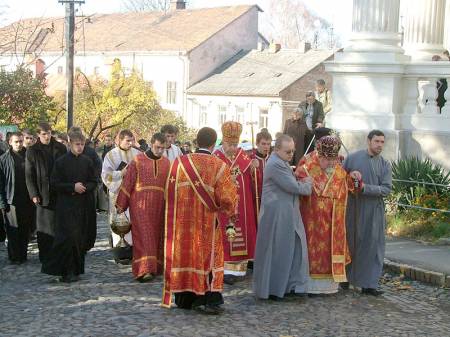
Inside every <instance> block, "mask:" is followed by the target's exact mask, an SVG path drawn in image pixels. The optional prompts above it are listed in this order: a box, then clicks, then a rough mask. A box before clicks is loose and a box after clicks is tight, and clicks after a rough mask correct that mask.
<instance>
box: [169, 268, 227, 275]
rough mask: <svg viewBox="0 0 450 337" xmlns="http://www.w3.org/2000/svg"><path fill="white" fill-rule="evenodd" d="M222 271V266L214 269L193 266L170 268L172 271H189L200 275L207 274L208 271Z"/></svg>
mask: <svg viewBox="0 0 450 337" xmlns="http://www.w3.org/2000/svg"><path fill="white" fill-rule="evenodd" d="M220 271H223V268H219V269H214V270H212V271H211V270H201V269H195V268H191V267H186V268H172V272H173V273H185V272H190V273H196V274H200V275H209V273H211V272H220Z"/></svg>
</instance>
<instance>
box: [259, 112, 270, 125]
mask: <svg viewBox="0 0 450 337" xmlns="http://www.w3.org/2000/svg"><path fill="white" fill-rule="evenodd" d="M268 124H269V109H262V108H260V109H259V128H260V129H262V128H267V125H268Z"/></svg>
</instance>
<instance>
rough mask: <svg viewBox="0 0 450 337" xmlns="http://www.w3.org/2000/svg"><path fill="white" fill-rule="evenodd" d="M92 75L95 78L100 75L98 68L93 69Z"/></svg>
mask: <svg viewBox="0 0 450 337" xmlns="http://www.w3.org/2000/svg"><path fill="white" fill-rule="evenodd" d="M94 75H95V76H98V75H100V67H94Z"/></svg>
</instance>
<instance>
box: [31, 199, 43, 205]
mask: <svg viewBox="0 0 450 337" xmlns="http://www.w3.org/2000/svg"><path fill="white" fill-rule="evenodd" d="M31 200H32V201H33V204H35V205H37V204H40V203H41V198H39V197H33V198H31Z"/></svg>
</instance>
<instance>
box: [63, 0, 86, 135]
mask: <svg viewBox="0 0 450 337" xmlns="http://www.w3.org/2000/svg"><path fill="white" fill-rule="evenodd" d="M58 2H59V3H61V4H65V6H66V20H65V32H66V51H65V53H66V80H67V88H66V111H67V130H69V129H70V128H71V127H72V126H73V70H74V69H73V59H74V53H75V48H74V46H75V42H74V35H75V4H79V5H81V4H84V0H58Z"/></svg>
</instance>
